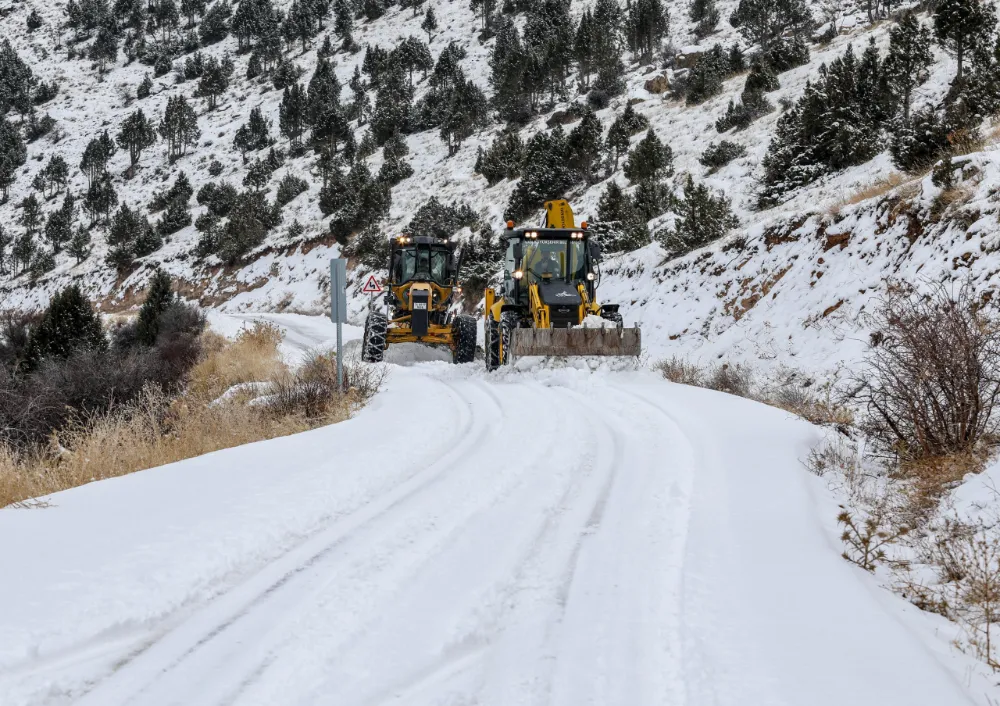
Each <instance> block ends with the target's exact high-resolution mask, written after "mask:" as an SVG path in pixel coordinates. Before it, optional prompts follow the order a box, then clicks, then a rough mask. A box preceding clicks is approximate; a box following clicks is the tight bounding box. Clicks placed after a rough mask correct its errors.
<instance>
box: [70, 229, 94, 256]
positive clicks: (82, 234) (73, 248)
mask: <svg viewBox="0 0 1000 706" xmlns="http://www.w3.org/2000/svg"><path fill="white" fill-rule="evenodd" d="M92 250H93V248H92V247H91V246H90V231H88V230H87V229H86V228H84V227H83V225H80V226H78V227H77V229H76V230H75V231H74V232H73V237H72V238H71V239H70V241H69V245H68V246H67V247H66V252H68V253H69V254H70V255H71V256H73V258H74V259H75V260H76V264H78V265H79V264H80V263H81V262H83V261H84V260H86V259H87V258H88V257H90V253H91V252H92Z"/></svg>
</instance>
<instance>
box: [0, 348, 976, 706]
mask: <svg viewBox="0 0 1000 706" xmlns="http://www.w3.org/2000/svg"><path fill="white" fill-rule="evenodd" d="M816 439H817V432H816V431H815V430H814V429H813V428H812V427H810V426H809V425H807V424H805V423H802V422H799V421H796V420H793V419H790V418H789V416H788V415H787V414H785V413H783V412H780V411H777V410H774V409H770V408H767V407H763V406H761V405H757V404H754V403H751V402H748V401H745V400H741V399H737V398H733V397H728V396H725V395H721V394H718V393H714V392H709V391H705V390H697V389H692V388H685V387H681V386H677V385H671V384H669V383H666V382H664V381H662V380H661V379H660V378H658V377H657V376H655V375H653V374H652V373H644V372H632V373H602V372H597V373H590V372H586V371H580V370H573V369H562V370H535V371H529V372H509V371H508V372H505V373H502V374H499V375H496V376H494V377H487V376H486V375H485V373H483V372H482V371H481V370H480V368H479V366H462V367H455V366H450V365H447V364H445V363H422V364H418V365H413V366H409V367H397V366H393V367H392V370H391V377H390V380H389V383H388V385H387V389H386V390H385V391H384V392H383V393H381V394H380V395H379V396H378V397H377V398H376V399H375V400H374V402H373V403H372V404H371V406H370V407H368V408H367V409H365V410H363V411H362V412H361V413H360V414H359V415H358V416H357V417H356V418H354V419H352V420H350V421H347V422H344V423H342V424H338V425H335V426H332V427H328V428H324V429H318V430H316V431H313V432H310V433H306V434H302V435H299V436H295V437H288V438H283V439H276V440H273V441H269V442H264V443H260V444H254V445H250V446H246V447H242V448H237V449H232V450H228V451H223V452H219V453H215V454H211V455H208V456H205V457H201V458H197V459H192V460H190V461H186V462H182V463H178V464H174V465H172V466H166V467H163V468H159V469H154V470H152V471H147V472H143V473H138V474H134V475H132V476H127V477H123V478H117V479H113V480H108V481H103V482H100V483H94V484H91V485H88V486H84V487H82V488H77V489H74V490H71V491H67V492H64V493H61V494H58V495H56V496H53V497H52V498H51V499H50V502H51V506H50V507H48V508H45V509H36V510H3V511H0V552H2V555H3V557H4V566H5V569H4V577H3V579H2V584H0V704H3V705H4V706H22V705H25V704H69V703H72V704H80V705H81V706H115V705H118V704H141V705H143V706H166V705H168V704H171V705H174V704H176V705H178V706H180V705H183V706H202V705H205V706H208V705H212V706H221V705H223V704H239V705H250V704H260V705H262V706H263V705H266V706H276V705H281V706H293V705H298V704H303V705H305V704H309V705H312V704H316V705H319V704H323V705H326V704H333V705H337V706H362V705H365V706H368V705H370V706H376V705H381V704H401V705H405V706H432V705H434V706H459V705H461V706H472V705H473V704H475V705H477V706H512V705H517V706H531V705H534V704H539V705H541V704H551V705H558V706H583V705H585V704H597V705H603V706H651V705H653V704H657V705H664V706H666V705H671V706H673V705H678V706H680V705H687V706H730V705H733V706H735V705H741V706H742V705H745V706H770V705H774V706H803V705H804V704H809V705H810V706H844V705H845V704H850V705H851V706H867V705H871V706H889V705H895V704H900V705H901V706H902V705H906V706H922V705H926V706H943V705H945V704H947V705H954V706H959V705H960V704H967V703H969V704H971V703H985V701H983V700H982V698H983V697H982V692H980V691H979V690H978V687H976V688H972V687H970V682H968V681H967V680H964V679H962V678H961V674H962V669H963V665H966V664H967V663H965V662H961V661H960V657H958V656H957V655H955V654H953V653H951V652H949V651H948V648H947V645H946V643H945V642H944V641H941V640H937V641H936V640H935V639H933V636H930V633H931V630H930V629H929V628H928V627H927V625H928V624H927V623H926V619H925V616H922V615H920V614H918V612H917V611H916V610H915V609H912V608H909V607H907V606H906V605H905V604H904V603H903V602H902V601H901V600H899V599H896V598H894V597H892V596H891V595H890V594H889V593H887V592H885V591H883V590H882V589H879V588H877V587H876V585H875V584H874V581H873V580H872V578H871V577H869V576H868V575H867V574H865V573H864V572H862V571H860V570H858V569H856V568H855V567H853V566H851V565H850V564H848V563H846V562H844V561H843V560H842V559H840V558H839V552H840V547H838V545H837V542H836V527H835V520H834V518H835V515H836V505H835V504H834V503H833V502H832V500H830V498H829V497H828V496H827V494H826V491H825V489H824V487H823V484H822V482H821V481H820V480H819V479H817V478H815V477H812V476H810V475H809V474H808V473H807V472H806V470H805V469H804V468H803V465H802V463H801V459H802V458H803V457H804V456H805V455H806V453H807V452H808V449H809V447H810V445H811V444H812V443H814V442H815V441H816Z"/></svg>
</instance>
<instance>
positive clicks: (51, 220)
mask: <svg viewBox="0 0 1000 706" xmlns="http://www.w3.org/2000/svg"><path fill="white" fill-rule="evenodd" d="M75 218H76V200H75V199H74V198H73V196H72V194H66V198H64V199H63V203H62V206H60V207H59V208H58V209H56V210H55V211H53V212H52V213H50V214H49V217H48V220H46V221H45V240H47V241H48V243H49V245H51V246H52V252H53V254H58V253H59V252H60V251H61V250H62V249H63V247H64V246H65V245H66V243H68V242H69V240H70V238H72V237H73V221H74V220H75Z"/></svg>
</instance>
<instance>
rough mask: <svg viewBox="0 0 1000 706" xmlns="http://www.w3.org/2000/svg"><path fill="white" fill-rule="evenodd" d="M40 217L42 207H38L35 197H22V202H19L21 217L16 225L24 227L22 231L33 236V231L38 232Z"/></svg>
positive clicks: (30, 195) (32, 195) (31, 195)
mask: <svg viewBox="0 0 1000 706" xmlns="http://www.w3.org/2000/svg"><path fill="white" fill-rule="evenodd" d="M41 217H42V207H41V206H40V205H39V203H38V199H36V198H35V195H34V194H29V195H28V196H26V197H24V200H23V201H21V217H20V219H19V220H18V223H20V224H21V225H22V226H24V231H25V232H26V233H27V234H28V235H34V233H35V231H36V230H38V224H39V222H40V221H41Z"/></svg>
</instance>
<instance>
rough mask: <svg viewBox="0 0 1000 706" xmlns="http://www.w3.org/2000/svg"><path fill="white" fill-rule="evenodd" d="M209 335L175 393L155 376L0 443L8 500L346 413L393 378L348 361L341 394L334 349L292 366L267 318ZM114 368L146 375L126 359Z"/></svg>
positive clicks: (1, 482) (1, 501) (0, 477)
mask: <svg viewBox="0 0 1000 706" xmlns="http://www.w3.org/2000/svg"><path fill="white" fill-rule="evenodd" d="M202 338H203V339H204V340H206V341H207V344H206V345H205V346H204V347H203V350H204V353H203V357H202V359H201V360H200V362H199V363H198V366H196V374H193V375H192V377H191V387H190V389H189V390H188V391H187V392H186V393H184V394H182V395H180V396H176V397H172V396H171V395H170V394H169V393H168V392H164V391H163V388H161V387H160V386H150V385H147V386H146V387H145V388H143V389H142V390H140V391H139V393H138V394H136V395H134V396H133V398H132V399H131V401H129V402H127V403H124V404H115V405H112V406H110V407H109V408H107V409H103V410H99V411H96V412H94V413H93V414H89V415H81V414H77V415H74V416H73V417H72V418H71V419H70V420H68V422H66V423H65V424H63V425H62V427H61V428H60V429H59V430H58V431H57V432H56V433H55V434H53V435H51V436H50V437H49V438H48V443H36V444H31V445H23V446H21V447H20V449H15V448H13V447H11V446H9V445H4V444H2V443H0V507H4V506H7V505H11V504H16V505H18V506H32V505H33V504H35V503H34V501H29V499H30V498H36V497H38V496H41V495H46V494H48V493H53V492H56V491H59V490H65V489H66V488H72V487H75V486H78V485H82V484H84V483H90V482H92V481H95V480H101V479H103V478H110V477H114V476H120V475H124V474H127V473H133V472H135V471H139V470H144V469H146V468H153V467H155V466H161V465H164V464H167V463H173V462H175V461H181V460H183V459H187V458H192V457H194V456H200V455H202V454H206V453H210V452H212V451H218V450H220V449H225V448H230V447H233V446H239V445H242V444H248V443H251V442H255V441H261V440H264V439H271V438H275V437H278V436H285V435H288V434H294V433H297V432H301V431H306V430H308V429H312V428H315V427H316V426H319V425H322V424H330V423H334V422H338V421H341V420H344V419H347V418H348V417H349V416H350V415H351V414H352V413H353V412H354V411H355V410H356V409H357V408H358V407H359V406H361V405H362V404H363V403H364V402H365V401H367V400H368V399H369V398H370V397H371V396H372V395H373V394H375V393H376V392H377V391H378V389H379V387H380V386H381V384H382V382H383V380H384V378H385V370H384V368H382V367H381V366H368V365H362V364H361V363H360V362H358V361H345V381H346V383H347V386H348V390H347V392H346V393H344V394H340V393H339V392H338V391H337V389H336V359H335V358H334V357H333V356H332V355H330V354H316V355H313V356H311V357H310V358H309V359H307V361H306V363H305V365H304V366H303V367H302V368H301V369H300V370H299V371H298V372H297V373H295V374H292V373H290V372H289V371H288V369H287V368H286V367H285V366H284V364H283V363H282V362H281V360H280V356H279V351H278V344H279V343H280V341H281V335H280V331H278V329H277V328H276V327H273V326H270V325H267V324H264V325H259V326H255V327H253V328H251V329H249V330H247V331H244V332H243V333H241V334H240V335H239V336H238V337H237V338H236V340H234V341H227V340H225V339H222V338H221V337H218V336H216V335H215V334H211V333H206V334H203V336H202ZM130 359H132V357H128V358H125V360H130ZM114 374H115V375H118V376H129V375H134V376H135V377H136V379H140V378H141V375H138V374H136V373H134V372H131V371H129V370H128V369H123V370H121V371H114ZM76 377H78V376H77V375H76V374H74V380H76ZM3 381H4V378H3V377H0V401H2V400H3V399H4V394H3V387H2V385H3ZM78 382H79V381H77V382H74V384H77V383H78ZM241 382H268V383H270V386H271V389H272V390H274V391H275V393H274V394H273V395H271V396H270V397H269V398H266V399H267V400H268V402H269V403H268V404H264V405H257V406H254V405H250V404H248V399H247V398H246V397H245V396H242V397H241V396H238V395H237V396H233V397H226V398H223V397H222V393H223V392H225V391H226V390H228V389H229V388H231V387H232V386H233V385H236V384H239V383H241ZM83 389H84V390H85V391H86V386H84V388H83Z"/></svg>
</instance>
